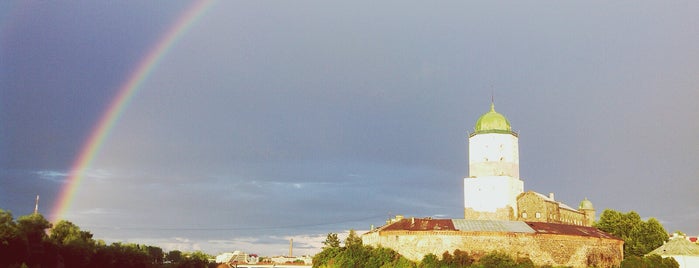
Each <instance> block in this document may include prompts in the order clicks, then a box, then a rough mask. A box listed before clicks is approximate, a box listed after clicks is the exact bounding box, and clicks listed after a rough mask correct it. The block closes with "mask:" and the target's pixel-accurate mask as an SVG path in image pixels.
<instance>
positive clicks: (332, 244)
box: [323, 233, 340, 249]
mask: <svg viewBox="0 0 699 268" xmlns="http://www.w3.org/2000/svg"><path fill="white" fill-rule="evenodd" d="M323 245H325V246H324V247H323V249H326V248H339V247H340V239H339V238H337V234H336V233H328V236H327V237H326V238H325V241H323Z"/></svg>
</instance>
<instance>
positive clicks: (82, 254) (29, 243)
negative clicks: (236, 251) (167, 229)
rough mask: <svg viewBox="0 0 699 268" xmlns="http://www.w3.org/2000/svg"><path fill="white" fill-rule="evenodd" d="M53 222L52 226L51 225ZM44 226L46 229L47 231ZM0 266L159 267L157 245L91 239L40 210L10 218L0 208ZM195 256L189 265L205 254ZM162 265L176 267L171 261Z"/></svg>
mask: <svg viewBox="0 0 699 268" xmlns="http://www.w3.org/2000/svg"><path fill="white" fill-rule="evenodd" d="M52 226H53V228H52ZM47 229H50V231H49V234H47ZM0 253H2V256H3V257H2V258H0V267H76V268H82V267H106V268H111V267H143V268H149V267H163V264H162V263H163V258H164V255H165V254H164V253H163V250H162V249H161V248H159V247H154V246H146V245H138V244H121V243H113V244H111V245H106V244H105V243H104V241H101V240H100V241H95V240H94V239H93V238H92V234H91V233H90V232H88V231H83V230H80V227H78V226H77V225H75V224H73V223H72V222H69V221H59V222H57V223H56V224H55V225H52V224H51V223H50V222H49V221H47V220H46V219H45V218H44V216H43V215H41V214H30V215H25V216H21V217H19V218H18V219H17V220H13V217H12V213H10V212H8V211H4V210H2V209H0ZM194 256H203V257H204V262H203V264H202V263H201V258H195V259H194V260H196V262H195V263H194V264H193V266H182V267H205V266H206V265H207V263H208V256H207V255H206V254H203V253H200V254H198V255H197V254H194ZM166 267H180V264H179V263H174V264H173V265H171V266H166Z"/></svg>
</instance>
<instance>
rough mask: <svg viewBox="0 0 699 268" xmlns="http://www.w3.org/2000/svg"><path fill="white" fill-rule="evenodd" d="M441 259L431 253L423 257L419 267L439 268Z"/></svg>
mask: <svg viewBox="0 0 699 268" xmlns="http://www.w3.org/2000/svg"><path fill="white" fill-rule="evenodd" d="M439 265H440V264H439V258H437V255H434V254H432V253H429V254H427V255H425V256H424V257H422V261H420V265H418V267H419V268H439Z"/></svg>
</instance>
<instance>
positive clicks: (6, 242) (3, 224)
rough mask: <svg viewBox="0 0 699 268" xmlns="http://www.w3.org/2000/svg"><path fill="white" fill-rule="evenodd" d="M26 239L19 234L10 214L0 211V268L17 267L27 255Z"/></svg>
mask: <svg viewBox="0 0 699 268" xmlns="http://www.w3.org/2000/svg"><path fill="white" fill-rule="evenodd" d="M27 243H28V242H27V239H26V237H23V236H22V235H21V234H20V232H19V227H18V226H17V223H15V221H14V219H13V218H12V213H11V212H9V211H5V210H2V209H0V252H2V253H3V254H2V255H3V257H2V258H0V267H9V266H11V265H12V266H15V265H16V266H19V264H20V263H21V262H22V260H25V259H26V256H27V255H28V254H29V252H28V250H27Z"/></svg>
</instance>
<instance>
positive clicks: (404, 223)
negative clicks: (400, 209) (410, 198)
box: [381, 218, 456, 231]
mask: <svg viewBox="0 0 699 268" xmlns="http://www.w3.org/2000/svg"><path fill="white" fill-rule="evenodd" d="M381 230H382V231H436V230H442V231H443V230H448V231H456V228H454V223H453V222H452V221H451V219H430V218H426V219H417V218H410V219H402V220H400V221H398V222H395V223H393V224H389V225H388V226H384V227H383V228H382V229H381Z"/></svg>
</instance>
